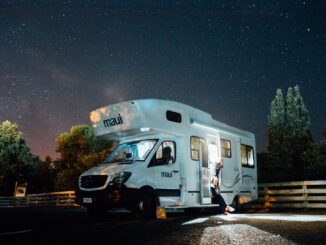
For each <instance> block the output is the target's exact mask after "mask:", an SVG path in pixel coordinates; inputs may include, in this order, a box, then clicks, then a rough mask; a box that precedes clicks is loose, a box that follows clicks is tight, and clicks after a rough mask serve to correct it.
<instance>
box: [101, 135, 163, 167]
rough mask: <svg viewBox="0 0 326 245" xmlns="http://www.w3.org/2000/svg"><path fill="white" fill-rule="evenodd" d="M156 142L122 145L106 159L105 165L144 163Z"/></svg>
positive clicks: (146, 141)
mask: <svg viewBox="0 0 326 245" xmlns="http://www.w3.org/2000/svg"><path fill="white" fill-rule="evenodd" d="M156 142H157V140H141V141H135V142H128V143H123V144H120V145H118V146H117V147H116V148H115V150H114V151H113V152H112V153H111V154H110V155H109V156H108V157H107V158H106V159H105V161H104V163H106V164H108V163H113V162H119V163H132V162H134V161H144V160H145V159H146V157H147V156H148V154H149V153H150V152H151V150H152V149H153V147H154V145H155V143H156Z"/></svg>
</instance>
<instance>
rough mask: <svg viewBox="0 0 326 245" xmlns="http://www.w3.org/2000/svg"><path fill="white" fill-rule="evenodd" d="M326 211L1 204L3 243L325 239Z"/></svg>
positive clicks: (0, 240) (289, 241) (304, 241)
mask: <svg viewBox="0 0 326 245" xmlns="http://www.w3.org/2000/svg"><path fill="white" fill-rule="evenodd" d="M325 240H326V215H325V214H316V213H313V214H311V213H310V214H293V213H292V214H291V213H281V214H276V213H273V214H257V213H256V214H234V215H228V216H226V215H216V214H212V213H201V214H198V215H194V216H190V215H185V214H184V213H174V214H168V218H167V220H166V221H162V220H142V219H139V218H135V217H134V216H133V215H132V214H130V213H126V212H122V213H110V214H109V215H108V216H107V217H104V218H93V217H89V216H88V215H87V213H86V212H85V211H84V210H71V209H61V210H56V209H52V210H49V209H0V244H21V243H24V244H32V243H33V244H68V243H76V244H96V243H101V244H174V245H175V244H203V245H204V244H205V245H206V244H207V245H208V244H324V241H325Z"/></svg>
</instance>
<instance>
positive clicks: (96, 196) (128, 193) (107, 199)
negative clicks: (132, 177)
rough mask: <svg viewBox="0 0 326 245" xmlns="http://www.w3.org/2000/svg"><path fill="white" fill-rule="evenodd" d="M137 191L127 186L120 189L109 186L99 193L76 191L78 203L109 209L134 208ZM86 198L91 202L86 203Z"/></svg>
mask: <svg viewBox="0 0 326 245" xmlns="http://www.w3.org/2000/svg"><path fill="white" fill-rule="evenodd" d="M136 193H137V189H133V188H127V187H126V186H125V185H122V186H119V187H113V186H108V187H106V188H105V189H103V190H99V191H84V190H80V189H79V188H78V190H77V191H76V203H77V204H79V205H82V206H85V207H88V206H105V207H108V208H129V209H130V208H132V205H133V204H134V203H135V199H136ZM84 198H88V200H91V202H90V203H84V200H85V199H84Z"/></svg>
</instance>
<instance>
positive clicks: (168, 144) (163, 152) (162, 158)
mask: <svg viewBox="0 0 326 245" xmlns="http://www.w3.org/2000/svg"><path fill="white" fill-rule="evenodd" d="M175 159H176V146H175V142H173V141H164V142H162V144H161V145H160V146H159V148H158V149H157V151H156V154H155V155H154V157H153V158H152V160H151V162H150V163H149V166H148V167H154V166H161V165H168V164H172V163H175Z"/></svg>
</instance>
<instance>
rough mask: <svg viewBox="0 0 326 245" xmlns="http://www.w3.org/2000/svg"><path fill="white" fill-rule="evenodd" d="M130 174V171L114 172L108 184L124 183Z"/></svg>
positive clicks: (117, 184)
mask: <svg viewBox="0 0 326 245" xmlns="http://www.w3.org/2000/svg"><path fill="white" fill-rule="evenodd" d="M130 176H131V173H130V172H121V173H118V174H114V175H113V177H112V180H111V181H110V183H109V185H110V186H121V185H122V184H123V183H125V182H126V181H127V180H128V179H129V178H130Z"/></svg>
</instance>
